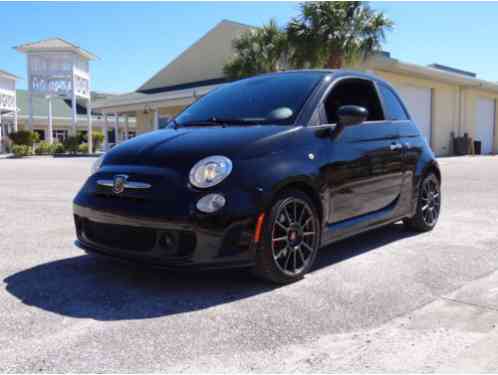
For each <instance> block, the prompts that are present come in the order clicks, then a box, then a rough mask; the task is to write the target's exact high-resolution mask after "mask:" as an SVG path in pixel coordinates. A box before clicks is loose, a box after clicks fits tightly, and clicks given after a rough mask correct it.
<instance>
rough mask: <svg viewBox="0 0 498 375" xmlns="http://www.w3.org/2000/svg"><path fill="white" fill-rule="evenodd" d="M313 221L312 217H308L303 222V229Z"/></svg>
mask: <svg viewBox="0 0 498 375" xmlns="http://www.w3.org/2000/svg"><path fill="white" fill-rule="evenodd" d="M312 219H313V217H311V216H310V217H309V218H308V219H306V221H305V222H304V224H303V228H306V225H308V223H309V222H310V221H311V220H312Z"/></svg>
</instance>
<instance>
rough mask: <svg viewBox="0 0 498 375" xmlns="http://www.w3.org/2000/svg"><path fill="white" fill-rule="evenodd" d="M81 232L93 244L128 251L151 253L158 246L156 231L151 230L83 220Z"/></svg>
mask: <svg viewBox="0 0 498 375" xmlns="http://www.w3.org/2000/svg"><path fill="white" fill-rule="evenodd" d="M81 224H82V225H81V231H82V233H83V235H84V236H85V237H86V238H87V239H88V240H89V241H91V242H94V243H96V244H101V245H104V246H107V247H112V248H117V249H121V250H128V251H144V252H145V251H150V250H152V249H153V248H154V245H155V244H156V231H155V230H154V229H150V228H140V227H132V226H127V225H115V224H104V223H97V222H93V221H90V220H82V223H81Z"/></svg>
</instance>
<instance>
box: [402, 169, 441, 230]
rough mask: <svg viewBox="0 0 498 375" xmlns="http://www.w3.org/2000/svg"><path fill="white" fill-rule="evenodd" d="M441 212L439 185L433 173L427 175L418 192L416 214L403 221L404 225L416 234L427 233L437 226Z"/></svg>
mask: <svg viewBox="0 0 498 375" xmlns="http://www.w3.org/2000/svg"><path fill="white" fill-rule="evenodd" d="M440 212H441V183H440V182H439V179H438V178H437V177H436V175H435V174H434V173H429V174H427V175H426V176H425V177H424V179H423V180H422V183H421V184H420V189H419V192H418V199H417V212H416V214H415V216H414V217H412V218H409V219H405V220H404V223H405V225H406V226H407V227H408V228H410V229H413V230H416V231H418V232H427V231H430V230H432V229H434V227H435V226H436V224H437V221H438V219H439V214H440Z"/></svg>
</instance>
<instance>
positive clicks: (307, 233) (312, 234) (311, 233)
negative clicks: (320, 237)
mask: <svg viewBox="0 0 498 375" xmlns="http://www.w3.org/2000/svg"><path fill="white" fill-rule="evenodd" d="M314 235H315V232H304V233H303V236H305V237H306V236H314Z"/></svg>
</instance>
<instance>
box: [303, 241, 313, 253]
mask: <svg viewBox="0 0 498 375" xmlns="http://www.w3.org/2000/svg"><path fill="white" fill-rule="evenodd" d="M302 245H303V246H304V247H305V248H306V250H308V251H309V252H310V253H312V252H313V248H312V247H311V246H310V245H308V244H307V243H306V242H303V243H302Z"/></svg>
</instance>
